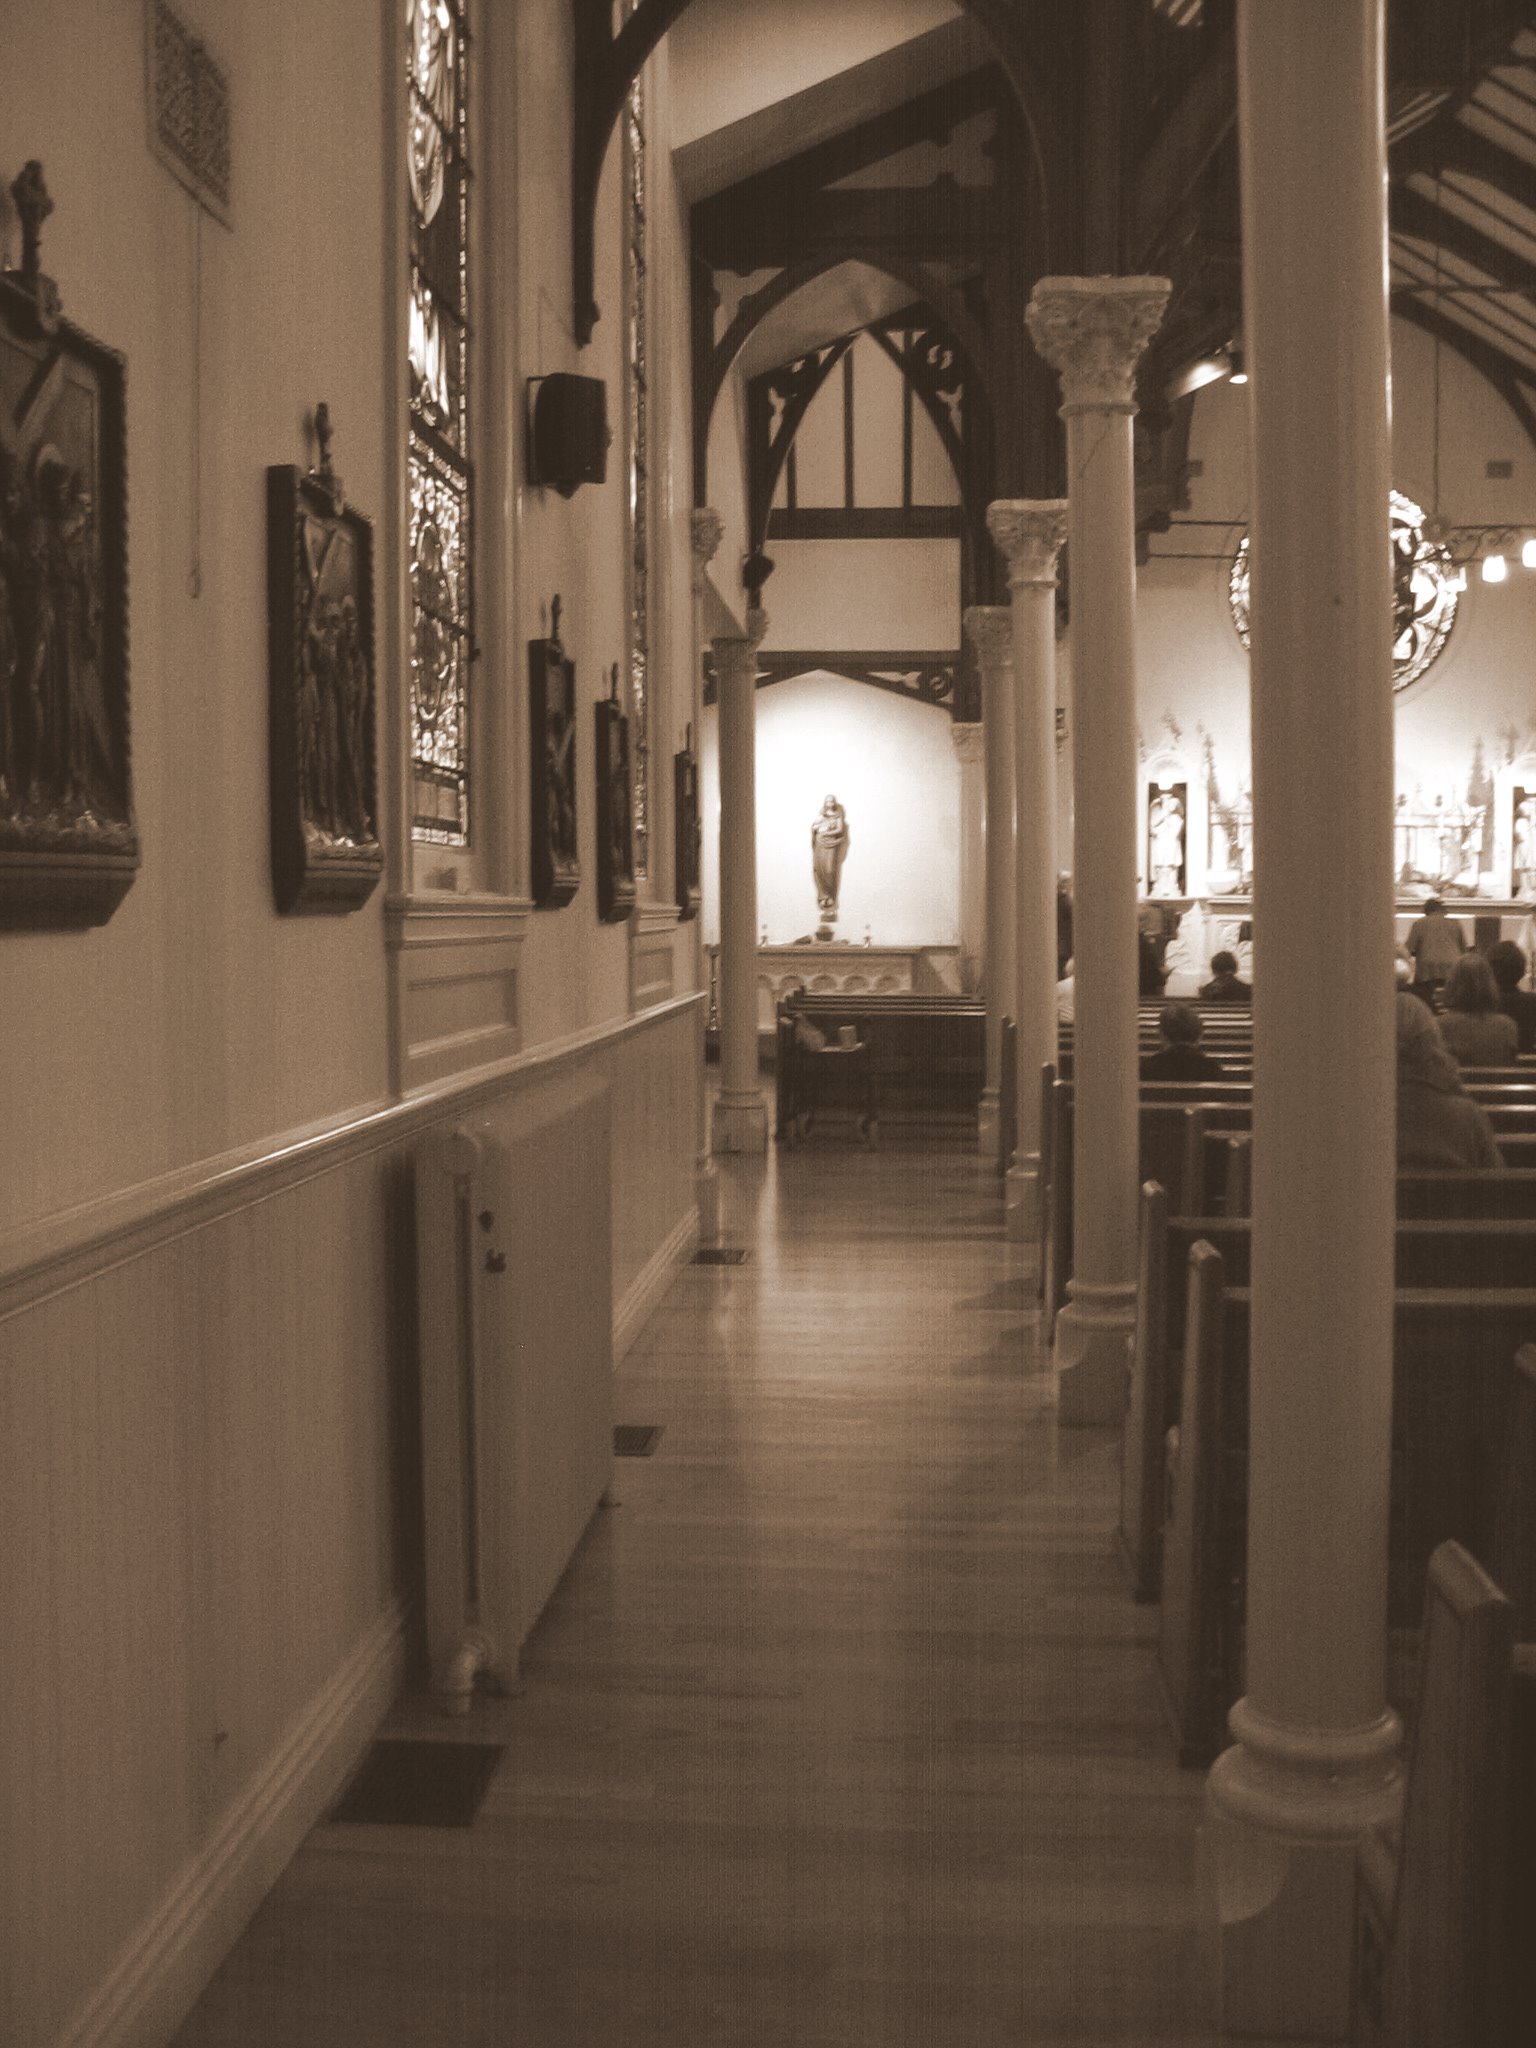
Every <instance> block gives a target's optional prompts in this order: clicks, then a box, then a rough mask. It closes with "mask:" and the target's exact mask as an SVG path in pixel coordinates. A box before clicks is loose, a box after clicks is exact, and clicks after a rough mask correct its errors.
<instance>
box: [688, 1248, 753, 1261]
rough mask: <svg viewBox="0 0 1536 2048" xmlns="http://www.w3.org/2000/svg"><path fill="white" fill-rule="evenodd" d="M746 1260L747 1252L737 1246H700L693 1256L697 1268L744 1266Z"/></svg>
mask: <svg viewBox="0 0 1536 2048" xmlns="http://www.w3.org/2000/svg"><path fill="white" fill-rule="evenodd" d="M746 1260H747V1254H746V1252H745V1251H744V1250H743V1249H742V1247H741V1246H740V1245H736V1244H706V1245H700V1247H699V1249H698V1250H697V1251H696V1252H695V1253H694V1255H693V1263H694V1264H695V1265H696V1266H743V1265H745V1264H746Z"/></svg>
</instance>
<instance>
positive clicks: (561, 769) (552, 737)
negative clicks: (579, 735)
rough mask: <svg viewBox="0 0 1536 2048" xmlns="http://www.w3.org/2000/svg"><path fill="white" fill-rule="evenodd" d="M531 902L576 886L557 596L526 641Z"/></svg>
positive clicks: (557, 903)
mask: <svg viewBox="0 0 1536 2048" xmlns="http://www.w3.org/2000/svg"><path fill="white" fill-rule="evenodd" d="M528 721H529V733H530V741H531V744H530V746H529V767H530V782H531V785H532V787H531V793H530V794H531V802H530V807H529V817H530V819H531V821H532V833H533V848H532V851H533V863H532V877H531V879H532V885H533V901H534V905H535V907H536V908H537V909H539V910H558V909H560V908H561V906H562V905H564V904H566V903H569V902H570V900H571V898H572V897H573V896H574V895H575V894H576V891H577V890H578V889H579V888H580V886H581V859H580V855H579V852H578V841H577V837H576V665H575V663H574V662H572V661H570V660H569V659H568V658H567V656H566V652H565V649H564V647H563V646H562V645H561V641H560V600H559V598H558V597H556V598H555V599H554V600H553V601H552V603H551V605H550V608H549V638H548V639H547V640H530V641H529V642H528Z"/></svg>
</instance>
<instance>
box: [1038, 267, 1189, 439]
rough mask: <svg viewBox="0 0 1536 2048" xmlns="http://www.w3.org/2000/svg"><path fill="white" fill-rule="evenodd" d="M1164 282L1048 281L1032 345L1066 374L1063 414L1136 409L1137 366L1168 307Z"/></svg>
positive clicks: (1042, 291) (1149, 279)
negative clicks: (1100, 409) (1082, 409)
mask: <svg viewBox="0 0 1536 2048" xmlns="http://www.w3.org/2000/svg"><path fill="white" fill-rule="evenodd" d="M1168 291H1169V284H1168V280H1167V278H1166V277H1042V278H1041V279H1040V281H1039V283H1038V284H1037V285H1036V286H1035V288H1034V290H1033V291H1032V292H1031V293H1030V295H1029V306H1028V309H1027V310H1026V312H1025V315H1024V320H1025V324H1026V325H1027V327H1028V328H1029V333H1030V339H1031V340H1032V341H1033V342H1034V344H1035V347H1036V348H1037V349H1038V350H1039V351H1040V353H1041V355H1042V356H1044V358H1045V360H1046V361H1047V362H1048V363H1049V364H1050V366H1051V368H1052V369H1053V370H1056V371H1059V373H1060V375H1061V397H1062V411H1063V412H1069V411H1076V410H1078V409H1080V408H1083V407H1095V406H1096V407H1103V408H1104V409H1105V410H1107V411H1108V410H1113V411H1118V412H1127V411H1130V410H1132V409H1133V408H1134V406H1135V403H1136V400H1135V387H1136V365H1137V364H1138V363H1139V362H1140V361H1141V353H1142V350H1143V349H1144V348H1145V347H1146V345H1147V343H1148V342H1149V341H1150V340H1151V339H1152V337H1153V335H1154V334H1155V333H1156V332H1157V328H1158V323H1159V322H1160V321H1161V319H1162V317H1163V309H1164V307H1165V306H1166V305H1167V303H1168Z"/></svg>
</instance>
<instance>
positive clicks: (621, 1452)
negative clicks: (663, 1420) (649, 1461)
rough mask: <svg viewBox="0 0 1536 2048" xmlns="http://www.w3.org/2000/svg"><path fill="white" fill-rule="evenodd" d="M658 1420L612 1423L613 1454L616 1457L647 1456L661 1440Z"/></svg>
mask: <svg viewBox="0 0 1536 2048" xmlns="http://www.w3.org/2000/svg"><path fill="white" fill-rule="evenodd" d="M661 1428H662V1426H661V1424H660V1423H659V1422H620V1423H616V1424H615V1425H614V1431H613V1455H614V1456H615V1457H616V1458H648V1457H650V1455H651V1453H652V1452H653V1451H654V1450H655V1448H656V1446H657V1444H658V1443H659V1442H660V1441H661Z"/></svg>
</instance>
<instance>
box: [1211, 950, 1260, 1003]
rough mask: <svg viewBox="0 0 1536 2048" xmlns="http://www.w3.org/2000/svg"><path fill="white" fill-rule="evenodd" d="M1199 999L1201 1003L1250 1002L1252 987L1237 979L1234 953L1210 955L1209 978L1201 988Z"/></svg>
mask: <svg viewBox="0 0 1536 2048" xmlns="http://www.w3.org/2000/svg"><path fill="white" fill-rule="evenodd" d="M1200 1000H1201V1002H1202V1003H1248V1002H1252V1000H1253V989H1252V987H1251V986H1250V985H1249V983H1247V982H1246V981H1240V980H1239V979H1238V973H1237V955H1236V954H1235V953H1213V954H1212V955H1211V979H1210V980H1209V981H1208V982H1207V983H1206V984H1205V986H1204V988H1202V989H1201V991H1200Z"/></svg>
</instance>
